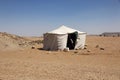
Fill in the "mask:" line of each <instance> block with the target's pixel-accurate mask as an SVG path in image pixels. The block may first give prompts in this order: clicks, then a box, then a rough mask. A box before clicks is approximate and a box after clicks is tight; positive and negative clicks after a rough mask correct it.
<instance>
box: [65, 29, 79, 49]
mask: <svg viewBox="0 0 120 80" xmlns="http://www.w3.org/2000/svg"><path fill="white" fill-rule="evenodd" d="M77 37H78V32H77V31H76V32H73V33H69V34H68V39H67V47H68V48H69V49H74V48H75V45H76V40H77Z"/></svg>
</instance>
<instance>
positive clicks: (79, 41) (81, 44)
mask: <svg viewBox="0 0 120 80" xmlns="http://www.w3.org/2000/svg"><path fill="white" fill-rule="evenodd" d="M85 40H86V34H78V38H77V41H76V46H75V49H84V45H85Z"/></svg>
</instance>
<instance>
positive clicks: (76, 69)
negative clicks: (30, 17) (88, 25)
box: [0, 33, 120, 80]
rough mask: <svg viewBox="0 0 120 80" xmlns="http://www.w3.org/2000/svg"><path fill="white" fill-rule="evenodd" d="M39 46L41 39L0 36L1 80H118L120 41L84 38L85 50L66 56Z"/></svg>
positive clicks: (119, 76)
mask: <svg viewBox="0 0 120 80" xmlns="http://www.w3.org/2000/svg"><path fill="white" fill-rule="evenodd" d="M42 46H43V45H42V38H40V37H29V38H28V37H20V36H17V35H11V34H8V33H0V80H120V62H119V61H120V37H99V36H87V40H86V47H85V49H84V50H71V51H69V52H64V51H45V50H42ZM33 47H34V48H33Z"/></svg>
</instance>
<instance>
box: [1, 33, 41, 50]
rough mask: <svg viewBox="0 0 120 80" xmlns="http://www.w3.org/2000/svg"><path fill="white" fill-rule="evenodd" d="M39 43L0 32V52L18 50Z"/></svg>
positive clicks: (38, 41)
mask: <svg viewBox="0 0 120 80" xmlns="http://www.w3.org/2000/svg"><path fill="white" fill-rule="evenodd" d="M39 43H41V41H40V40H36V41H33V40H31V39H29V38H26V37H21V36H18V35H14V34H9V33H6V32H0V50H6V49H19V48H24V47H30V46H32V45H35V44H39Z"/></svg>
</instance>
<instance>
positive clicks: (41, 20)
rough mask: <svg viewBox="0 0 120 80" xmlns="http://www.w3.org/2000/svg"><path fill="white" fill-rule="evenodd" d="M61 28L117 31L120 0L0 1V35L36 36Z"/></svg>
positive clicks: (100, 31) (89, 31)
mask: <svg viewBox="0 0 120 80" xmlns="http://www.w3.org/2000/svg"><path fill="white" fill-rule="evenodd" d="M61 25H65V26H68V27H71V28H75V29H78V30H80V31H84V32H87V33H88V34H96V33H97V34H99V33H102V32H116V31H117V32H118V31H119V32H120V0H0V32H8V33H12V34H18V35H24V36H39V35H42V34H43V33H45V32H47V31H51V30H53V29H56V28H57V27H59V26H61Z"/></svg>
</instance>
